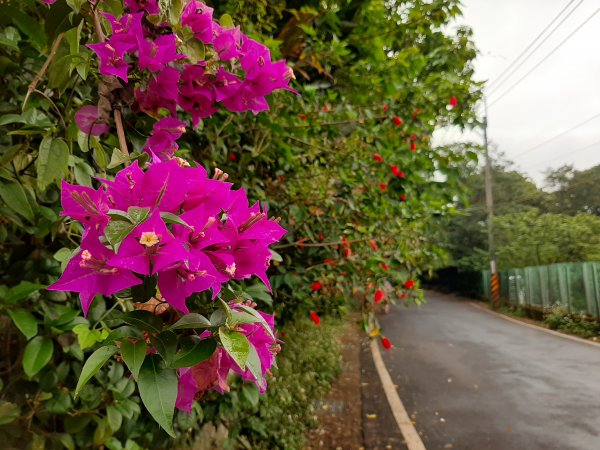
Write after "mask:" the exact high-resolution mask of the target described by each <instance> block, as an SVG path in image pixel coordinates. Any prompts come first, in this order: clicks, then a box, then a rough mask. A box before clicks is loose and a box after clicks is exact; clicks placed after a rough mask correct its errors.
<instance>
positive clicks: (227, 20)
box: [219, 14, 235, 28]
mask: <svg viewBox="0 0 600 450" xmlns="http://www.w3.org/2000/svg"><path fill="white" fill-rule="evenodd" d="M219 24H220V25H221V26H222V27H225V28H234V27H235V25H234V24H233V19H232V18H231V16H230V15H229V14H223V15H222V16H221V18H220V19H219Z"/></svg>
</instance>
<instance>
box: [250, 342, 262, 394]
mask: <svg viewBox="0 0 600 450" xmlns="http://www.w3.org/2000/svg"><path fill="white" fill-rule="evenodd" d="M246 365H247V366H248V369H250V373H251V374H252V375H254V378H255V379H256V382H257V383H258V386H259V387H260V388H261V389H266V387H267V386H266V385H265V379H264V377H263V375H262V365H261V364H260V358H259V357H258V353H257V351H256V348H254V345H250V353H249V355H248V361H247V362H246Z"/></svg>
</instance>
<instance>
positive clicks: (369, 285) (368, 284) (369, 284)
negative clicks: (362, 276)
mask: <svg viewBox="0 0 600 450" xmlns="http://www.w3.org/2000/svg"><path fill="white" fill-rule="evenodd" d="M367 287H370V288H372V287H375V285H374V284H373V283H371V282H370V281H369V282H368V283H367Z"/></svg>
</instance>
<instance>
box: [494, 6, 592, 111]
mask: <svg viewBox="0 0 600 450" xmlns="http://www.w3.org/2000/svg"><path fill="white" fill-rule="evenodd" d="M598 12H600V8H598V9H597V10H596V11H594V12H593V13H592V14H591V15H590V16H589V17H588V18H587V19H585V20H584V21H583V22H582V23H581V24H579V26H578V27H577V28H575V29H574V30H573V31H572V32H571V33H569V35H568V36H567V37H566V38H564V39H563V40H562V41H560V43H559V44H558V45H557V46H556V47H554V48H553V49H552V50H551V51H550V53H548V54H547V55H546V56H544V57H543V58H542V59H541V60H540V61H539V62H538V63H537V64H536V65H535V66H533V67H532V68H531V69H530V70H529V71H528V72H527V73H525V75H523V76H522V77H521V78H519V79H518V80H517V81H516V82H514V83H513V84H511V85H510V87H509V88H508V89H506V90H505V91H504V92H503V93H502V94H500V97H497V98H496V99H495V100H494V101H493V102H492V103H490V105H489V107H492V106H493V105H494V104H495V103H498V102H499V101H500V100H501V99H502V98H504V97H505V96H506V95H507V94H508V93H509V92H510V91H512V90H513V89H514V88H515V87H516V86H517V85H518V84H519V83H521V81H523V80H524V79H525V78H527V77H528V76H529V75H531V74H532V73H533V71H534V70H535V69H537V68H538V67H540V66H541V65H542V64H543V63H544V62H545V61H546V60H547V59H548V58H550V56H552V55H553V54H554V53H555V52H556V51H557V50H558V49H559V48H560V47H562V46H563V45H564V44H565V43H566V42H567V41H568V40H569V39H571V38H572V37H573V36H574V35H575V33H577V32H578V31H579V30H581V28H583V27H584V26H585V24H587V23H588V22H589V21H590V20H592V18H593V17H594V16H595V15H596V14H598Z"/></svg>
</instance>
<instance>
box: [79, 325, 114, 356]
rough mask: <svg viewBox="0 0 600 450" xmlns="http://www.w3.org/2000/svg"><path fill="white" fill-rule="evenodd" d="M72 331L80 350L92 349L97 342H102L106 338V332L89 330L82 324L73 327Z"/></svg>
mask: <svg viewBox="0 0 600 450" xmlns="http://www.w3.org/2000/svg"><path fill="white" fill-rule="evenodd" d="M72 331H73V333H75V334H76V335H77V342H78V343H79V347H80V348H81V350H85V349H86V348H90V347H93V346H94V345H96V343H97V342H102V341H103V340H104V339H106V338H107V337H108V331H106V330H91V329H90V328H89V326H88V325H86V324H83V323H80V324H79V325H75V326H74V327H73V329H72Z"/></svg>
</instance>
